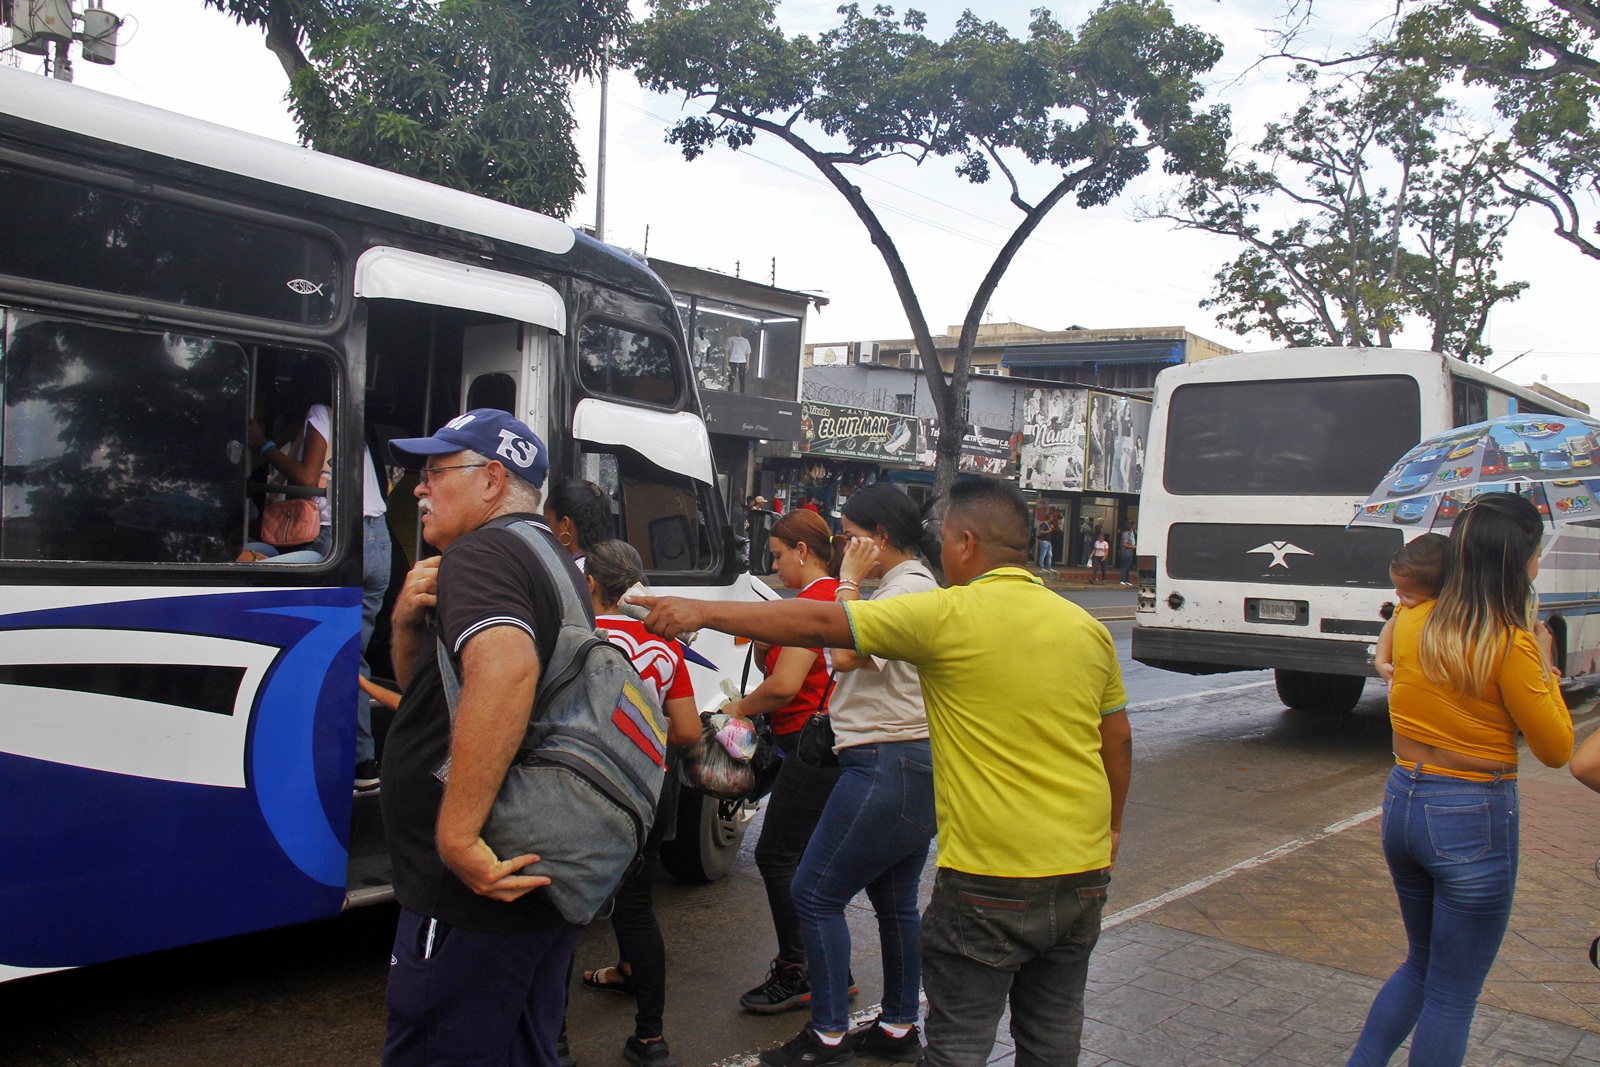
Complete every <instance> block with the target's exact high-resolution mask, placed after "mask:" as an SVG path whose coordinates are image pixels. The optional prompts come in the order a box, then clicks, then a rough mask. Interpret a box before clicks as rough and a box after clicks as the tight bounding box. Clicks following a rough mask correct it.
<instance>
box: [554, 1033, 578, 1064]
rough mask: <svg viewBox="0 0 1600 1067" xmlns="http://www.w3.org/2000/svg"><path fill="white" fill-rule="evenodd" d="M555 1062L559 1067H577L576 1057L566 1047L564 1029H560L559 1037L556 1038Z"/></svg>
mask: <svg viewBox="0 0 1600 1067" xmlns="http://www.w3.org/2000/svg"><path fill="white" fill-rule="evenodd" d="M556 1062H557V1063H558V1064H560V1065H561V1067H578V1057H576V1056H574V1055H573V1054H572V1050H571V1049H570V1048H568V1047H567V1031H566V1029H565V1028H563V1029H562V1031H561V1036H560V1037H558V1038H556Z"/></svg>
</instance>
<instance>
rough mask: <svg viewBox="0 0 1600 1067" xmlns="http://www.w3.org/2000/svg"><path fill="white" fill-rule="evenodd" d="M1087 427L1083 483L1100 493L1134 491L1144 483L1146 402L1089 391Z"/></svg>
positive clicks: (1148, 406) (1148, 407)
mask: <svg viewBox="0 0 1600 1067" xmlns="http://www.w3.org/2000/svg"><path fill="white" fill-rule="evenodd" d="M1088 428H1089V434H1088V437H1089V441H1088V444H1089V448H1088V468H1087V472H1086V474H1085V477H1084V483H1085V485H1084V487H1085V488H1086V489H1090V490H1098V491H1099V492H1103V493H1137V492H1138V491H1139V489H1140V487H1141V486H1142V485H1143V484H1144V443H1145V441H1146V439H1148V438H1149V436H1150V402H1149V401H1148V400H1135V399H1133V398H1132V397H1127V396H1112V395H1110V394H1109V393H1091V394H1089V419H1088Z"/></svg>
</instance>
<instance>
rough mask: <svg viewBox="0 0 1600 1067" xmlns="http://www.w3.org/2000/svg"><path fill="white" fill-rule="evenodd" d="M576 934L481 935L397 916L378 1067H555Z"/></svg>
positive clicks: (570, 929) (411, 915)
mask: <svg viewBox="0 0 1600 1067" xmlns="http://www.w3.org/2000/svg"><path fill="white" fill-rule="evenodd" d="M577 943H578V928H577V927H576V926H572V925H570V924H564V925H562V926H559V927H557V928H555V929H553V930H543V931H539V932H537V933H526V934H491V933H485V932H483V931H481V930H467V929H464V928H462V927H459V926H450V925H448V924H446V923H442V922H436V921H435V920H432V919H429V918H428V917H426V916H424V915H418V914H417V913H416V912H414V911H410V910H408V909H406V908H401V909H400V922H399V923H398V925H397V926H396V928H395V934H394V951H393V954H392V955H391V956H390V959H389V992H388V997H387V1000H388V1008H389V1028H388V1034H387V1036H386V1037H385V1039H384V1043H383V1064H384V1067H557V1061H556V1038H557V1036H558V1035H559V1034H560V1033H561V1020H562V1017H563V1016H564V1015H565V1014H566V984H567V964H568V962H569V961H570V960H571V959H572V950H573V948H574V947H575V946H576V945H577Z"/></svg>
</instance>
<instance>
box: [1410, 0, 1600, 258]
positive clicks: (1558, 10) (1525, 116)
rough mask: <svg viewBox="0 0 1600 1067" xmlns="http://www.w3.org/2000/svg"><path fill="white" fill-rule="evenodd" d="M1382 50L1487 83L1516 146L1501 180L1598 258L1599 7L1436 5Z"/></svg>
mask: <svg viewBox="0 0 1600 1067" xmlns="http://www.w3.org/2000/svg"><path fill="white" fill-rule="evenodd" d="M1385 50H1386V51H1388V52H1390V53H1392V54H1394V55H1397V56H1400V57H1401V58H1405V59H1411V60H1415V61H1419V62H1423V63H1426V64H1428V65H1430V66H1433V67H1435V68H1438V69H1443V70H1448V71H1451V72H1455V73H1458V74H1459V75H1460V76H1461V77H1462V78H1463V79H1465V81H1466V82H1467V83H1469V84H1480V85H1486V86H1489V87H1491V88H1492V89H1493V90H1494V91H1495V106H1496V109H1497V110H1498V111H1499V112H1500V114H1501V115H1502V116H1503V117H1504V118H1505V119H1506V121H1507V122H1508V123H1509V124H1510V131H1511V141H1512V144H1513V145H1514V147H1515V150H1516V157H1515V160H1514V163H1513V165H1512V166H1511V167H1509V168H1508V169H1507V170H1505V171H1504V172H1502V174H1501V176H1500V181H1501V184H1502V185H1503V187H1504V188H1505V189H1506V190H1507V192H1508V193H1509V194H1510V195H1512V196H1514V197H1515V198H1517V199H1518V200H1519V201H1520V202H1522V203H1526V204H1532V205H1538V206H1541V207H1543V208H1545V209H1546V210H1547V211H1549V213H1550V215H1551V216H1552V218H1553V219H1554V220H1555V232H1556V233H1557V234H1558V235H1559V236H1560V237H1561V238H1562V239H1563V240H1566V241H1568V242H1570V243H1571V244H1572V245H1573V246H1574V247H1575V248H1577V249H1578V250H1579V251H1581V252H1583V254H1584V255H1587V256H1592V257H1594V258H1596V259H1600V223H1594V222H1585V220H1584V213H1585V210H1586V209H1587V210H1590V211H1592V210H1593V205H1594V198H1595V197H1596V196H1600V123H1597V121H1596V110H1597V105H1600V3H1597V2H1595V0H1435V2H1430V3H1425V4H1418V5H1414V6H1413V7H1412V9H1411V10H1409V11H1407V12H1406V13H1405V14H1404V16H1403V17H1402V18H1401V19H1400V22H1399V28H1398V30H1397V32H1396V34H1395V37H1394V39H1393V42H1392V44H1390V45H1387V46H1385Z"/></svg>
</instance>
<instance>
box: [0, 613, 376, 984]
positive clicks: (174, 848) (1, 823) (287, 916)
mask: <svg viewBox="0 0 1600 1067" xmlns="http://www.w3.org/2000/svg"><path fill="white" fill-rule="evenodd" d="M86 592H90V595H94V596H97V597H103V598H104V599H102V600H98V601H97V602H88V603H85V602H83V600H82V599H81V598H83V597H84V595H85V593H86ZM57 595H58V591H52V590H48V589H43V588H39V589H34V588H28V587H14V588H10V589H8V590H6V595H5V597H4V603H5V606H6V607H9V608H11V609H12V610H11V611H9V612H7V611H5V610H4V609H0V632H5V631H12V632H15V631H34V632H36V633H39V634H41V635H48V633H49V631H51V630H56V631H60V632H61V633H62V634H63V635H67V634H69V633H72V632H74V631H76V632H78V633H80V634H81V633H84V632H91V631H97V632H100V633H102V634H104V635H105V636H104V637H103V638H102V639H101V640H100V641H99V642H98V643H96V644H93V645H88V646H80V645H67V646H62V647H64V648H65V650H66V651H65V652H64V653H62V654H60V655H56V656H55V657H54V658H53V659H51V658H50V657H41V659H40V662H43V663H47V664H48V663H53V664H55V666H53V667H51V670H52V671H55V672H59V671H60V670H62V669H63V666H62V665H63V664H66V665H67V667H70V663H71V662H74V661H82V662H85V663H89V664H95V663H102V662H104V663H108V664H112V665H115V664H117V663H118V662H119V660H118V652H119V647H118V638H117V635H116V631H119V630H121V631H128V632H130V633H136V634H140V635H143V637H144V646H143V647H145V648H146V650H147V651H148V650H149V649H152V648H154V649H156V650H158V653H159V650H160V649H161V648H162V647H163V645H162V642H161V641H160V640H159V639H157V640H153V641H152V640H149V639H150V638H151V637H157V638H159V635H163V634H172V635H175V636H179V635H202V636H205V637H211V638H223V639H227V640H233V641H241V642H247V643H250V644H253V645H255V646H257V647H259V648H261V649H264V650H270V653H271V659H270V660H269V664H270V665H269V666H268V667H267V668H266V673H265V675H263V676H261V679H260V682H259V685H257V686H256V687H255V696H254V701H253V704H252V705H251V706H250V707H249V712H248V714H249V718H250V721H249V724H248V726H249V729H248V732H243V733H242V735H241V740H240V741H239V742H238V746H239V747H238V753H237V756H236V757H235V758H236V759H237V760H238V767H239V768H240V772H241V781H242V782H243V783H244V788H239V787H237V786H234V787H221V786H217V785H209V784H205V783H203V782H195V781H189V780H186V779H183V778H182V777H181V773H180V772H181V767H178V769H177V770H176V771H174V773H173V776H171V777H163V776H162V775H163V773H165V772H164V771H163V772H158V773H147V772H145V771H144V770H142V769H141V768H139V767H138V765H137V763H134V764H133V767H134V769H133V770H131V771H129V772H123V773H119V772H115V771H109V770H101V769H96V768H94V767H92V766H83V765H78V764H76V763H74V762H73V761H72V759H71V751H72V750H71V748H70V746H56V749H57V750H58V751H61V752H62V753H63V755H62V756H60V757H59V758H57V759H54V760H50V759H40V758H33V757H30V756H27V755H24V754H19V753H16V752H5V751H0V812H26V813H28V817H27V818H25V819H23V818H17V819H0V868H4V869H5V871H6V877H5V878H3V879H0V964H3V965H7V966H11V967H19V968H59V967H72V966H81V965H84V964H89V963H95V962H99V961H101V960H107V959H115V958H119V957H124V956H130V955H134V954H137V953H141V952H150V951H154V950H157V949H163V948H170V947H172V946H175V945H182V944H190V943H195V942H201V941H210V940H215V939H217V938H221V937H229V936H232V935H235V934H242V933H248V932H250V931H254V930H263V929H268V928H272V927H278V926H283V925H287V924H289V923H296V922H304V921H306V920H309V919H316V918H322V917H326V916H331V915H336V914H338V912H339V911H340V909H341V908H342V906H343V904H344V893H345V863H346V858H345V856H346V852H347V848H348V846H347V840H348V833H349V824H350V816H351V795H350V767H351V764H352V762H353V755H354V746H355V715H354V714H353V712H354V709H355V701H356V699H357V690H356V687H355V677H356V666H357V663H358V659H359V652H358V649H357V646H358V645H359V644H360V623H361V610H360V601H361V590H360V589H359V588H358V587H333V588H320V589H255V590H242V591H226V592H200V591H196V592H195V593H192V594H187V595H181V596H164V595H159V591H154V590H142V589H127V588H122V589H119V588H107V589H96V590H93V591H92V592H91V591H86V590H82V589H78V590H73V591H70V594H68V595H66V596H63V597H62V599H64V600H65V602H64V603H63V602H60V601H58V600H55V599H54V598H55V597H56V596H57ZM19 609H20V610H19ZM46 639H47V640H48V638H46ZM62 640H63V641H70V640H73V639H72V638H70V637H66V636H63V638H62ZM13 647H23V646H22V645H21V644H18V643H17V642H13ZM124 647H127V646H124ZM165 647H170V648H171V650H172V652H171V658H170V659H161V660H159V663H158V664H157V665H158V666H159V665H162V664H173V665H180V664H198V665H202V666H206V665H213V664H211V662H210V661H209V660H207V659H205V657H204V655H203V653H201V652H199V651H197V650H196V646H194V645H192V644H185V643H184V642H182V641H174V642H171V643H170V645H168V646H165ZM190 650H196V651H195V654H194V655H190V654H189V652H190ZM14 658H15V659H16V663H17V664H21V665H23V666H27V665H28V664H30V663H32V662H33V661H32V660H31V659H29V658H28V657H26V656H23V657H20V658H16V657H14ZM8 662H10V661H8ZM146 662H157V661H156V660H146ZM29 669H30V670H33V668H29ZM13 673H14V674H15V675H16V677H14V678H13V679H12V681H11V683H10V684H11V686H12V688H13V690H15V689H16V688H17V686H18V685H19V684H20V685H22V686H24V687H27V686H30V685H32V686H34V688H33V689H32V693H34V694H36V696H31V695H25V696H24V699H27V700H29V701H30V704H31V707H32V709H33V710H34V712H35V714H34V716H33V718H34V719H35V720H39V719H40V716H39V715H38V714H37V711H38V710H39V709H41V708H42V709H45V710H46V711H48V709H50V708H52V707H55V706H60V707H62V708H63V709H67V708H68V706H69V705H71V704H72V703H73V701H76V704H77V706H79V707H82V706H85V705H86V704H89V703H92V701H93V700H96V699H98V700H105V699H107V698H112V697H114V696H115V694H112V693H106V692H103V691H102V692H99V693H96V692H94V691H92V690H93V688H94V687H93V686H92V685H90V683H89V681H88V680H79V681H76V682H74V683H73V685H70V686H67V687H66V688H64V689H63V690H62V692H63V694H64V695H65V698H66V699H63V700H59V701H58V700H57V699H56V698H53V697H51V695H50V693H51V685H50V684H49V682H50V677H49V676H47V675H41V674H40V673H39V671H38V670H33V673H31V674H30V673H27V672H26V671H21V672H13ZM36 678H42V679H43V680H42V681H38V682H36V681H34V679H36ZM19 679H20V681H19ZM74 686H76V688H74ZM240 692H241V693H245V692H247V690H246V689H241V690H240ZM85 694H87V696H85ZM152 698H154V699H155V700H156V701H157V702H156V703H155V704H153V705H152V704H151V703H150V701H151V700H152ZM161 699H162V696H161V694H159V693H152V692H150V691H141V692H132V693H129V694H128V697H127V703H126V711H125V714H126V716H128V717H129V718H130V720H131V721H129V722H127V723H125V724H124V728H126V729H138V728H139V718H138V717H139V716H141V715H143V714H146V713H147V709H150V708H154V709H155V710H156V711H157V712H159V716H158V721H153V722H152V726H151V729H152V730H159V729H161V728H163V724H172V723H176V724H178V725H179V726H182V724H183V721H184V716H185V715H192V716H195V717H197V718H199V719H201V720H204V724H205V725H211V724H212V721H214V720H215V719H216V718H217V717H218V716H219V715H223V716H226V715H228V714H229V713H228V712H227V711H226V709H224V710H220V711H219V710H217V709H215V708H211V709H199V708H193V707H187V706H185V705H183V703H182V702H181V701H179V702H172V701H170V700H169V701H167V703H166V704H162V703H160V700H161ZM97 706H99V707H102V709H104V710H109V709H110V708H112V707H114V705H97ZM234 714H238V715H244V714H245V711H244V710H243V709H242V708H241V709H240V710H238V711H237V712H235V713H234ZM44 721H45V722H46V723H47V724H48V719H46V720H44ZM151 736H155V735H154V734H152V735H151ZM91 740H92V739H91ZM174 743H176V744H180V745H181V744H182V743H183V741H182V737H181V736H177V735H175V737H174ZM214 756H215V754H214V753H213V754H212V757H213V758H214ZM129 758H132V757H129ZM123 762H127V761H126V760H124V761H123ZM171 766H172V764H171V761H168V767H169V768H170V767H171ZM86 848H87V849H90V851H91V852H92V854H93V856H94V859H93V861H92V862H87V861H86V860H85V858H84V857H85V856H86V855H87V854H89V853H86V852H85V849H86ZM108 884H109V885H111V886H113V887H114V888H113V890H112V891H109V892H108V890H107V886H108Z"/></svg>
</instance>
